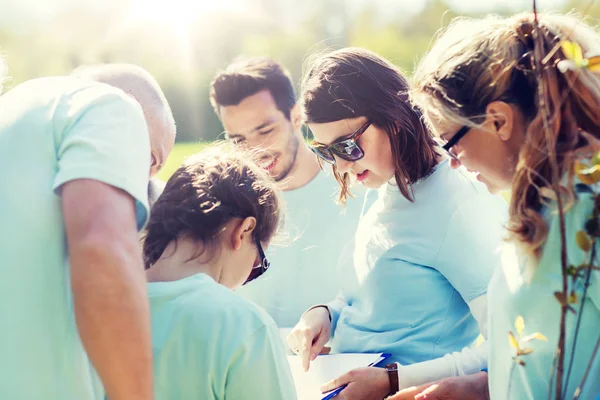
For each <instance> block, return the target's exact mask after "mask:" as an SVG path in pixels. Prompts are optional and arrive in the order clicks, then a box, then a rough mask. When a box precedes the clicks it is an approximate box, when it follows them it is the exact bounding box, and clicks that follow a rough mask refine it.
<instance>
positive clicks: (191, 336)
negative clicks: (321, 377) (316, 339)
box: [148, 274, 296, 400]
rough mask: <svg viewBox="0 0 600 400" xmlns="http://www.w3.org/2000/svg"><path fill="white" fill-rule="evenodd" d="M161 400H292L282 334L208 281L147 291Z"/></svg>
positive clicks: (193, 279)
mask: <svg viewBox="0 0 600 400" xmlns="http://www.w3.org/2000/svg"><path fill="white" fill-rule="evenodd" d="M148 293H149V296H150V311H151V318H152V347H153V353H154V388H155V398H156V400H174V399H185V400H217V399H218V400H222V399H227V400H238V399H239V400H243V399H265V400H288V399H295V398H296V391H295V387H294V381H293V379H292V375H291V372H290V366H289V364H288V362H287V357H286V353H285V348H284V346H283V342H282V341H281V338H280V336H279V331H278V329H277V326H276V325H275V323H274V322H273V320H272V319H271V317H269V315H267V313H265V312H264V311H263V310H261V309H259V307H257V306H256V305H254V304H252V303H250V302H249V301H246V300H244V299H242V298H241V297H239V296H237V295H236V294H235V293H233V292H232V291H231V290H229V289H227V288H226V287H224V286H222V285H219V284H218V283H216V282H215V281H214V280H213V279H212V278H211V277H209V276H208V275H206V274H196V275H192V276H190V277H188V278H185V279H181V280H178V281H174V282H151V283H149V284H148Z"/></svg>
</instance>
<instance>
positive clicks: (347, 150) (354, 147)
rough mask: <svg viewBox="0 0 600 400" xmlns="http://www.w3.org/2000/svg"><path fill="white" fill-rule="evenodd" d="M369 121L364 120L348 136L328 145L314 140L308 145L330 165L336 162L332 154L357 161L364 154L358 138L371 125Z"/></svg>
mask: <svg viewBox="0 0 600 400" xmlns="http://www.w3.org/2000/svg"><path fill="white" fill-rule="evenodd" d="M371 123H372V122H371V121H367V122H365V123H364V124H363V126H361V127H360V128H359V129H358V130H357V131H356V132H354V133H353V134H352V135H351V136H350V137H349V138H346V139H343V140H339V141H336V142H333V143H332V144H330V145H329V146H328V145H326V144H322V143H319V142H317V141H316V140H315V141H313V142H312V143H311V144H310V146H309V147H310V149H311V150H312V151H313V153H315V154H316V155H317V157H319V158H320V159H321V160H323V161H325V162H328V163H329V164H332V165H335V164H336V161H335V157H334V155H336V156H338V157H339V158H341V159H344V160H346V161H358V160H360V159H361V158H363V157H364V156H365V153H364V151H363V149H361V148H360V146H359V145H358V143H357V142H358V139H360V137H361V136H362V134H363V133H365V131H366V130H367V129H368V128H369V126H371Z"/></svg>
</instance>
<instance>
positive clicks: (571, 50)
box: [560, 40, 583, 67]
mask: <svg viewBox="0 0 600 400" xmlns="http://www.w3.org/2000/svg"><path fill="white" fill-rule="evenodd" d="M560 47H561V48H562V51H563V53H564V54H565V57H567V59H569V60H571V61H573V62H575V64H576V65H577V66H578V67H581V63H582V61H583V51H582V50H581V46H580V45H579V44H578V43H575V42H569V41H568V40H563V41H562V42H561V43H560Z"/></svg>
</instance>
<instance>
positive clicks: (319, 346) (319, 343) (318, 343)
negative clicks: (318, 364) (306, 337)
mask: <svg viewBox="0 0 600 400" xmlns="http://www.w3.org/2000/svg"><path fill="white" fill-rule="evenodd" d="M316 339H317V340H315V342H314V343H313V345H312V349H311V358H312V359H313V360H314V359H315V358H316V357H317V355H319V354H321V350H323V348H324V347H325V343H327V341H328V340H329V338H328V337H327V335H325V334H323V332H321V333H320V334H319V336H317V338H316ZM326 354H327V353H326Z"/></svg>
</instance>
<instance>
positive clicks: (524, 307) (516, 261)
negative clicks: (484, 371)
mask: <svg viewBox="0 0 600 400" xmlns="http://www.w3.org/2000/svg"><path fill="white" fill-rule="evenodd" d="M597 190H598V188H596V191H597ZM577 196H578V197H577V198H576V200H575V203H574V204H573V205H572V206H571V207H570V208H569V209H568V210H567V211H566V213H565V227H566V239H567V255H568V264H569V265H576V266H577V265H581V264H582V263H586V264H587V263H588V262H589V256H588V257H586V256H585V253H584V252H583V250H581V249H580V248H579V247H578V246H577V244H576V243H575V235H576V233H577V231H579V230H584V226H585V223H586V221H587V219H588V218H589V217H590V216H591V215H592V209H593V199H592V197H591V196H590V195H589V194H588V193H582V192H580V193H577ZM551 207H552V208H550V207H549V208H547V209H546V210H545V215H546V221H547V223H548V228H549V232H548V237H547V239H546V243H545V244H544V247H543V249H542V255H541V258H540V260H539V263H536V261H535V260H534V259H533V258H532V257H527V256H526V255H525V253H524V252H523V251H521V250H519V249H518V247H517V246H515V245H514V244H513V243H508V244H507V245H506V246H505V248H504V251H503V254H502V267H501V268H499V269H498V270H497V271H496V273H495V274H494V277H493V278H492V281H491V283H490V287H489V299H490V301H489V309H490V311H489V320H490V323H489V332H490V334H489V341H490V358H489V383H490V393H491V396H492V399H499V400H504V399H536V400H537V399H546V398H548V388H549V387H550V376H551V374H550V373H551V368H552V364H553V359H554V353H555V350H556V348H557V346H558V337H559V328H560V304H559V302H558V301H557V300H556V298H555V297H554V292H557V291H562V273H561V255H560V251H561V246H560V230H559V221H558V215H557V213H556V211H555V210H556V206H551ZM598 251H600V247H599V246H597V249H596V261H595V263H594V264H595V265H598V261H597V260H598V259H599V257H598V255H599V254H598ZM529 263H531V264H529ZM536 264H537V267H535V265H536ZM569 280H570V279H569ZM584 282H585V281H584V280H578V281H577V283H576V284H575V286H574V288H575V291H576V293H577V297H578V303H577V304H573V305H572V307H573V308H574V310H575V311H576V313H575V314H574V313H571V312H569V313H567V319H566V344H567V345H566V347H565V348H566V351H565V364H564V365H565V372H564V378H566V375H567V369H568V367H569V363H570V360H571V357H572V355H573V350H572V349H573V338H574V333H575V329H576V324H577V319H578V317H579V315H581V316H582V319H581V325H580V327H579V336H578V339H577V347H576V351H575V354H574V357H575V358H574V360H573V367H572V370H571V375H570V378H569V381H568V384H567V385H566V392H565V393H566V397H564V398H567V399H571V398H573V393H574V392H575V389H576V388H577V386H578V385H579V383H581V381H582V379H583V374H584V373H585V371H586V369H587V367H588V365H590V364H589V361H590V358H591V355H592V352H593V350H594V346H595V345H596V343H597V341H598V340H599V339H600V273H599V272H598V271H594V272H593V273H592V275H591V279H590V286H589V288H588V292H587V298H586V299H585V305H584V308H583V310H582V309H581V304H582V299H583V287H584ZM570 287H572V286H570ZM519 316H521V317H522V318H523V322H524V330H523V331H522V332H521V334H519V333H518V332H517V329H516V327H515V321H516V320H517V317H519ZM509 331H512V332H513V334H514V335H515V337H516V339H517V340H519V341H520V340H521V339H522V338H525V337H527V336H528V335H531V334H533V333H536V332H540V333H541V334H543V335H544V336H545V337H546V338H547V339H548V341H544V340H532V341H529V342H520V345H521V346H522V347H524V348H530V349H532V350H533V353H531V354H527V355H523V356H521V357H519V358H520V359H521V360H522V361H524V362H525V366H520V365H517V364H516V362H515V360H514V359H513V357H514V356H516V352H517V350H516V349H515V348H514V347H512V346H511V345H510V344H509V336H508V335H509V334H508V332H509ZM509 387H510V393H509V392H508V389H509ZM552 387H553V388H554V387H555V385H554V384H553V385H552ZM563 387H565V385H564V384H563ZM552 393H554V391H553V392H552ZM599 394H600V352H599V353H597V354H596V358H595V359H594V361H593V363H591V368H590V371H589V376H588V379H587V383H586V386H585V387H584V388H583V391H582V393H581V397H580V398H581V399H593V398H596V396H598V395H599ZM552 398H555V395H552Z"/></svg>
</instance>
